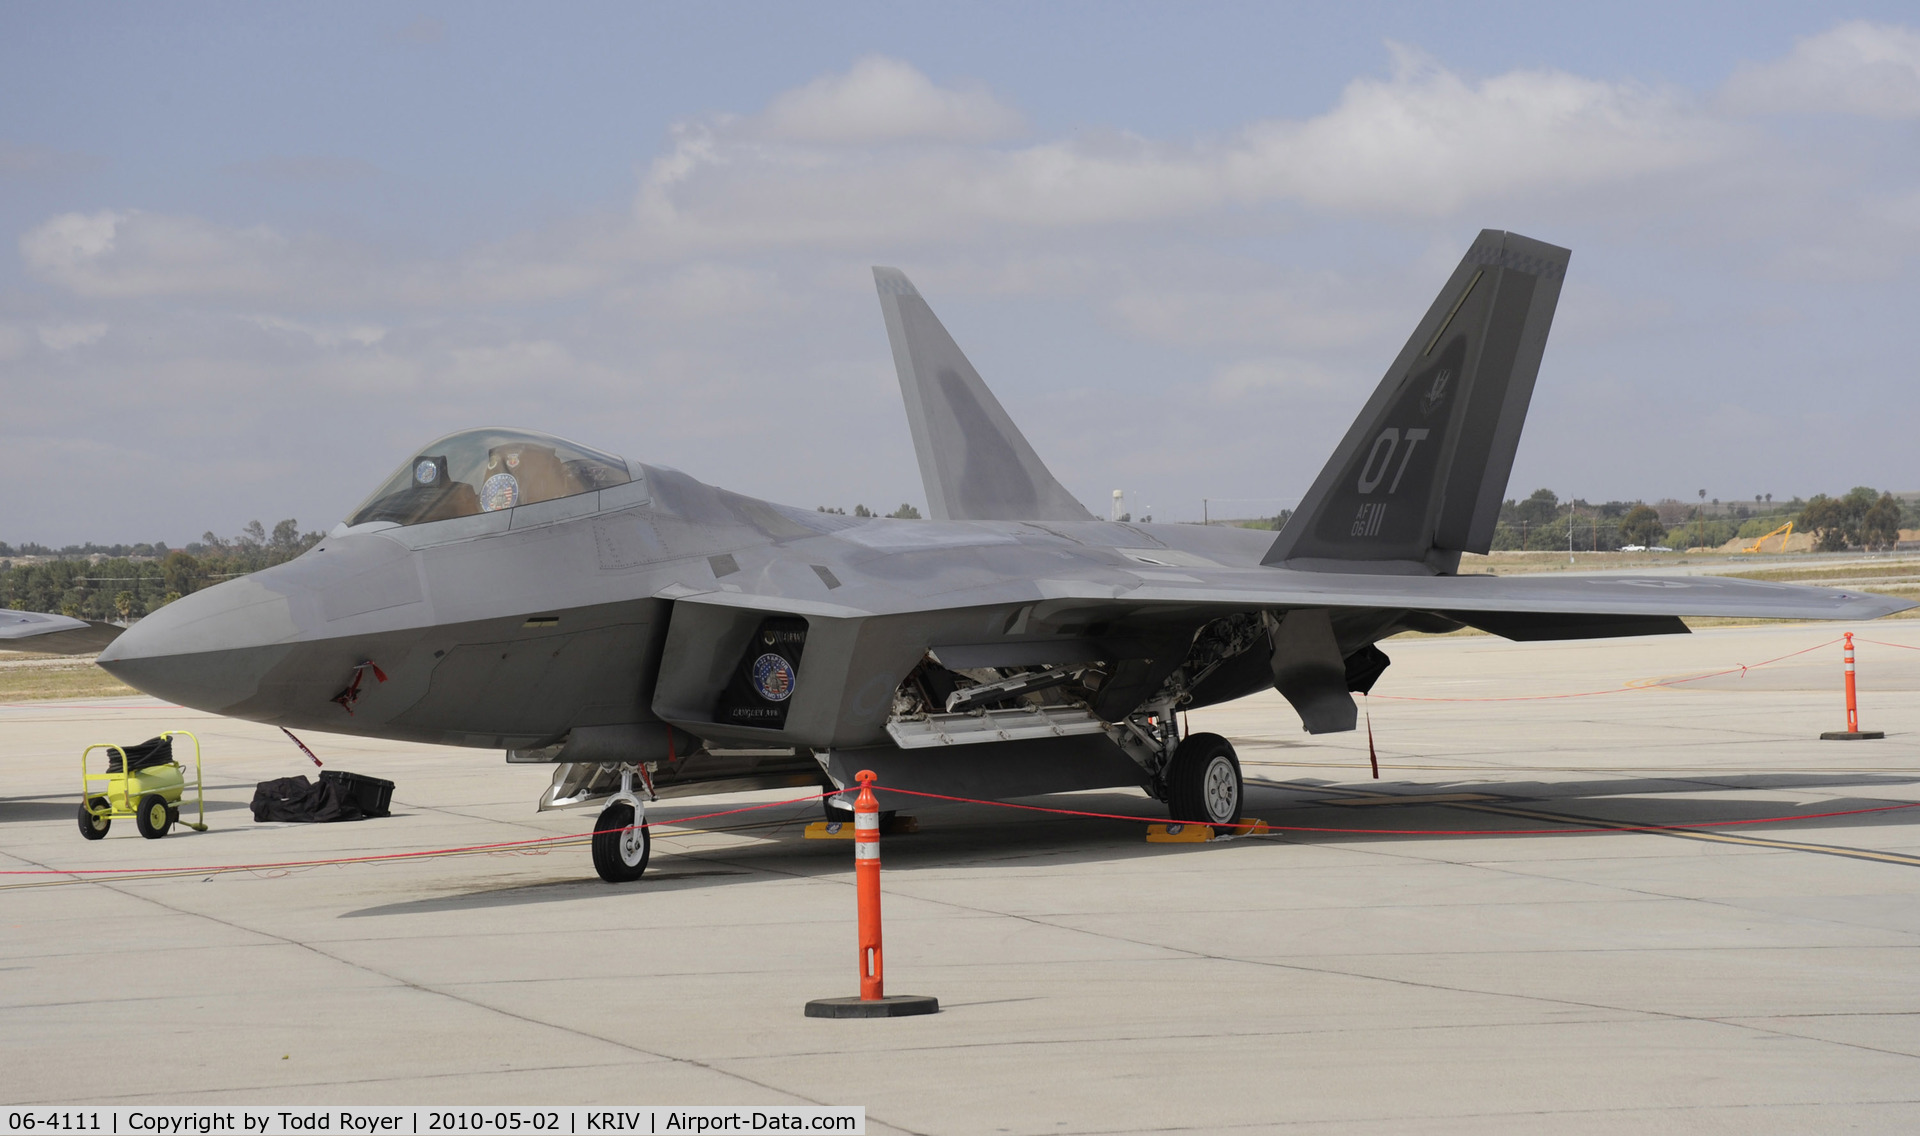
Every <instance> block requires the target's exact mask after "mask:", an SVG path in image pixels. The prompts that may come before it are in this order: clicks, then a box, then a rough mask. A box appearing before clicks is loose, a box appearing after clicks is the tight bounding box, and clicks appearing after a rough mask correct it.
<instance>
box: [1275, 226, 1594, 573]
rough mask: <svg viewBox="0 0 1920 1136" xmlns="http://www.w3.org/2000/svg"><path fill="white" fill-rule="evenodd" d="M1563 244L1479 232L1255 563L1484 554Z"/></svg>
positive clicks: (1436, 562) (1369, 562) (1437, 560)
mask: <svg viewBox="0 0 1920 1136" xmlns="http://www.w3.org/2000/svg"><path fill="white" fill-rule="evenodd" d="M1570 255H1571V254H1570V253H1569V252H1568V251H1567V250H1566V249H1563V248H1558V247H1556V246H1554V245H1549V244H1545V243H1543V242H1540V241H1536V240H1531V239H1529V238H1527V237H1523V236H1520V235H1519V234H1517V233H1503V232H1500V231H1498V230H1494V229H1487V230H1484V231H1482V232H1481V234H1480V236H1479V237H1478V238H1477V239H1475V241H1474V242H1473V247H1472V248H1470V249H1468V250H1467V255H1466V256H1465V257H1463V258H1461V261H1460V266H1459V267H1458V268H1456V269H1454V272H1453V276H1452V277H1451V278H1450V279H1449V280H1448V281H1447V284H1446V287H1444V288H1442V289H1441V290H1440V295H1439V297H1438V298H1436V299H1435V300H1434V302H1433V306H1432V307H1431V308H1428V309H1427V314H1426V318H1425V319H1422V320H1421V321H1420V325H1419V326H1418V327H1417V328H1415V329H1414V333H1413V336H1412V338H1410V339H1408V340H1407V345H1406V346H1405V347H1403V348H1402V349H1401V351H1400V356H1399V358H1397V359H1395V360H1394V361H1393V366H1392V367H1390V368H1388V370H1387V374H1386V377H1385V378H1384V379H1382V380H1381V382H1380V386H1379V387H1378V388H1377V389H1376V390H1375V391H1374V392H1373V397H1372V398H1370V399H1368V400H1367V405H1366V407H1365V408H1364V409H1362V410H1361V412H1360V417H1359V418H1358V419H1356V420H1355V421H1354V424H1353V427H1352V429H1350V430H1348V431H1347V436H1346V437H1345V438H1344V439H1343V440H1342V441H1341V443H1340V446H1339V448H1338V449H1336V450H1334V452H1333V457H1332V458H1331V459H1330V460H1329V461H1328V462H1327V465H1326V468H1325V469H1323V470H1321V471H1320V476H1319V477H1318V478H1316V479H1315V480H1314V483H1313V487H1312V488H1311V489H1309V490H1308V491H1307V495H1306V496H1305V497H1304V498H1303V499H1302V500H1301V502H1300V507H1299V508H1298V509H1296V510H1295V511H1294V514H1293V516H1292V517H1291V518H1290V519H1289V520H1288V521H1287V525H1286V528H1285V529H1283V530H1282V531H1281V533H1280V536H1279V539H1277V540H1275V541H1274V543H1273V547H1272V548H1271V549H1270V550H1268V552H1267V555H1266V557H1265V562H1266V563H1267V564H1275V565H1278V564H1284V565H1286V566H1287V567H1290V568H1305V569H1313V570H1320V571H1336V572H1401V573H1433V572H1441V573H1448V572H1452V571H1454V569H1455V568H1456V567H1458V565H1459V563H1460V554H1461V553H1463V552H1481V553H1484V552H1486V551H1487V548H1488V545H1489V544H1490V543H1491V542H1492V540H1493V527H1494V522H1495V521H1497V520H1498V519H1499V516H1500V500H1501V498H1502V497H1503V496H1504V495H1505V494H1506V488H1507V475H1508V474H1509V473H1510V472H1512V469H1513V454H1514V450H1515V448H1516V447H1518V446H1519V444H1520V427H1521V425H1522V424H1523V423H1524V422H1525V421H1526V417H1527V403H1528V401H1529V400H1530V399H1531V398H1532V397H1533V381H1534V378H1535V376H1536V375H1538V374H1539V371H1540V357H1541V355H1542V353H1543V352H1544V351H1545V350H1546V345H1547V329H1548V328H1549V327H1550V326H1551V325H1552V323H1553V310H1554V306H1555V304H1557V303H1558V302H1559V299H1560V281H1561V279H1562V278H1563V277H1564V276H1565V275H1566V270H1567V258H1568V257H1569V256H1570Z"/></svg>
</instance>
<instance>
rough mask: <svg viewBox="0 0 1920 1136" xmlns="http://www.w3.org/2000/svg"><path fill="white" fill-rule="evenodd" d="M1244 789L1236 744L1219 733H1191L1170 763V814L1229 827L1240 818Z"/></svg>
mask: <svg viewBox="0 0 1920 1136" xmlns="http://www.w3.org/2000/svg"><path fill="white" fill-rule="evenodd" d="M1245 788H1246V783H1245V782H1244V781H1243V780H1242V779H1241V777H1240V758H1239V755H1237V754H1235V753H1234V752H1233V743H1231V742H1229V741H1227V739H1225V738H1223V737H1221V736H1220V735H1219V734H1190V735H1188V736H1187V738H1186V740H1184V741H1182V742H1181V743H1180V747H1179V748H1178V749H1176V750H1174V751H1173V760H1172V761H1171V762H1169V763H1168V764H1167V814H1168V815H1169V816H1171V817H1172V818H1173V819H1174V820H1176V821H1205V822H1206V823H1208V824H1212V825H1230V824H1233V823H1234V822H1236V821H1238V820H1239V819H1240V808H1241V800H1242V797H1243V796H1244V794H1245Z"/></svg>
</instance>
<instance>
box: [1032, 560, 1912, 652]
mask: <svg viewBox="0 0 1920 1136" xmlns="http://www.w3.org/2000/svg"><path fill="white" fill-rule="evenodd" d="M1170 577H1185V579H1173V578H1170ZM1038 584H1039V586H1040V589H1041V591H1042V593H1043V594H1044V595H1045V596H1046V598H1047V599H1048V600H1052V601H1055V602H1060V601H1066V602H1068V603H1071V602H1072V601H1076V600H1078V601H1087V602H1090V603H1095V604H1117V605H1119V606H1121V607H1130V606H1136V605H1142V606H1161V605H1180V604H1193V605H1200V606H1205V607H1233V608H1241V609H1247V608H1300V607H1323V608H1376V609H1402V610H1409V611H1429V612H1434V613H1437V614H1441V615H1445V616H1447V617H1449V618H1453V619H1457V620H1458V621H1460V622H1462V623H1467V624H1470V625H1472V626H1476V627H1482V628H1484V629H1485V630H1489V631H1493V632H1495V633H1496V634H1501V635H1506V636H1507V637H1508V638H1515V639H1539V638H1552V639H1558V638H1586V637H1589V636H1592V635H1595V634H1599V635H1608V634H1613V635H1639V634H1657V633H1659V632H1660V631H1661V630H1671V631H1681V630H1684V628H1683V627H1679V626H1674V625H1671V624H1670V625H1668V626H1667V627H1664V628H1661V627H1656V626H1652V625H1651V624H1649V625H1646V626H1641V627H1636V624H1637V623H1639V622H1641V621H1651V620H1669V619H1675V618H1677V617H1679V616H1682V615H1692V616H1725V617H1738V618H1748V619H1876V618H1878V617H1880V616H1883V615H1891V614H1893V613H1894V612H1898V611H1905V610H1907V609H1908V608H1911V607H1914V606H1916V605H1915V604H1914V603H1913V602H1912V601H1910V600H1904V599H1900V598H1898V597H1895V596H1884V595H1876V594H1874V593H1871V592H1862V591H1857V590H1854V589H1843V588H1819V587H1808V586H1805V585H1796V584H1774V583H1768V582H1765V581H1759V580H1735V579H1728V578H1726V577H1723V576H1681V577H1671V576H1614V575H1604V576H1602V575H1595V576H1572V575H1551V576H1545V575H1543V576H1392V575H1375V574H1363V573H1353V572H1288V571H1276V570H1274V569H1271V568H1265V569H1263V568H1200V567H1190V566H1173V565H1170V566H1167V567H1165V568H1163V569H1160V570H1156V571H1153V572H1152V573H1151V575H1150V576H1149V577H1148V578H1145V579H1143V580H1142V581H1141V583H1140V586H1139V587H1137V588H1128V587H1124V586H1114V585H1111V584H1093V583H1090V582H1082V581H1078V580H1071V579H1068V580H1040V581H1038ZM1609 623H1612V624H1614V625H1616V626H1617V628H1618V629H1614V630H1609V629H1608V627H1609ZM1510 632H1511V633H1510ZM1556 632H1557V633H1556Z"/></svg>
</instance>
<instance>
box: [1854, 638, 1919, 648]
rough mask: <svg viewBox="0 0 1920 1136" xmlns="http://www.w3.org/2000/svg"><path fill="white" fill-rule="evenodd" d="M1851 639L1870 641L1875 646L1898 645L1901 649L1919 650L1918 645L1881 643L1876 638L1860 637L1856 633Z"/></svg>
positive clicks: (1861, 641)
mask: <svg viewBox="0 0 1920 1136" xmlns="http://www.w3.org/2000/svg"><path fill="white" fill-rule="evenodd" d="M1853 641H1854V642H1855V643H1871V644H1873V645H1874V646H1876V647H1898V648H1900V649H1901V650H1902V651H1920V647H1916V646H1914V645H1913V644H1911V643H1883V642H1881V641H1880V640H1878V639H1862V638H1860V637H1859V636H1858V635H1855V636H1854V637H1853Z"/></svg>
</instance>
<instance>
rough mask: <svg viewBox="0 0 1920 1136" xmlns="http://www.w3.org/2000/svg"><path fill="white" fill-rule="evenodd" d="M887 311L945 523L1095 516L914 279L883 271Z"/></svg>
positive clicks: (935, 506) (923, 465)
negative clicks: (1046, 460)
mask: <svg viewBox="0 0 1920 1136" xmlns="http://www.w3.org/2000/svg"><path fill="white" fill-rule="evenodd" d="M873 282H874V285H875V287H877V288H878V289H879V291H880V311H881V314H882V315H884V316H885V317H886V321H887V339H888V340H889V341H890V342H891V343H892V344H893V365H894V368H895V369H896V370H897V371H899V373H900V394H901V397H903V398H904V399H905V400H906V403H907V423H908V425H909V426H911V427H912V428H913V451H914V453H915V454H916V455H917V456H918V457H919V459H920V479H921V481H922V482H923V483H924V484H925V485H926V489H927V514H928V516H930V517H931V518H933V519H934V520H936V521H1090V520H1092V519H1093V516H1092V514H1090V513H1088V512H1087V510H1086V508H1085V507H1084V506H1082V505H1081V504H1080V502H1078V501H1076V500H1074V498H1073V495H1072V494H1071V493H1068V492H1067V491H1066V489H1065V488H1064V487H1063V486H1061V484H1060V483H1059V482H1058V481H1057V480H1055V479H1054V476H1053V474H1051V473H1049V472H1048V471H1047V467H1046V466H1045V465H1044V464H1042V462H1041V461H1040V456H1039V455H1038V454H1036V453H1034V452H1033V447H1032V446H1030V445H1028V444H1027V440H1026V438H1025V437H1023V436H1022V435H1021V433H1020V428H1019V427H1017V426H1015V425H1014V424H1013V419H1011V418H1009V417H1007V412H1006V411H1005V410H1004V409H1002V408H1001V406H1000V400H999V399H996V398H994V397H993V392H992V391H990V390H988V389H987V384H986V383H984V382H982V381H981V379H980V373H979V372H978V371H975V370H974V369H973V364H972V363H969V362H967V357H966V356H965V355H964V354H962V353H961V351H960V347H959V345H958V344H956V343H954V341H953V337H952V336H950V335H948V334H947V329H946V328H944V327H942V326H941V325H940V320H939V319H938V318H937V317H936V316H935V315H934V314H933V309H932V308H929V307H928V306H927V302H926V301H925V300H923V299H921V298H920V293H919V292H918V291H916V290H915V289H914V286H913V282H912V281H910V280H908V279H907V277H906V274H905V273H903V272H901V271H900V270H899V269H897V268H875V269H874V270H873Z"/></svg>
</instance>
